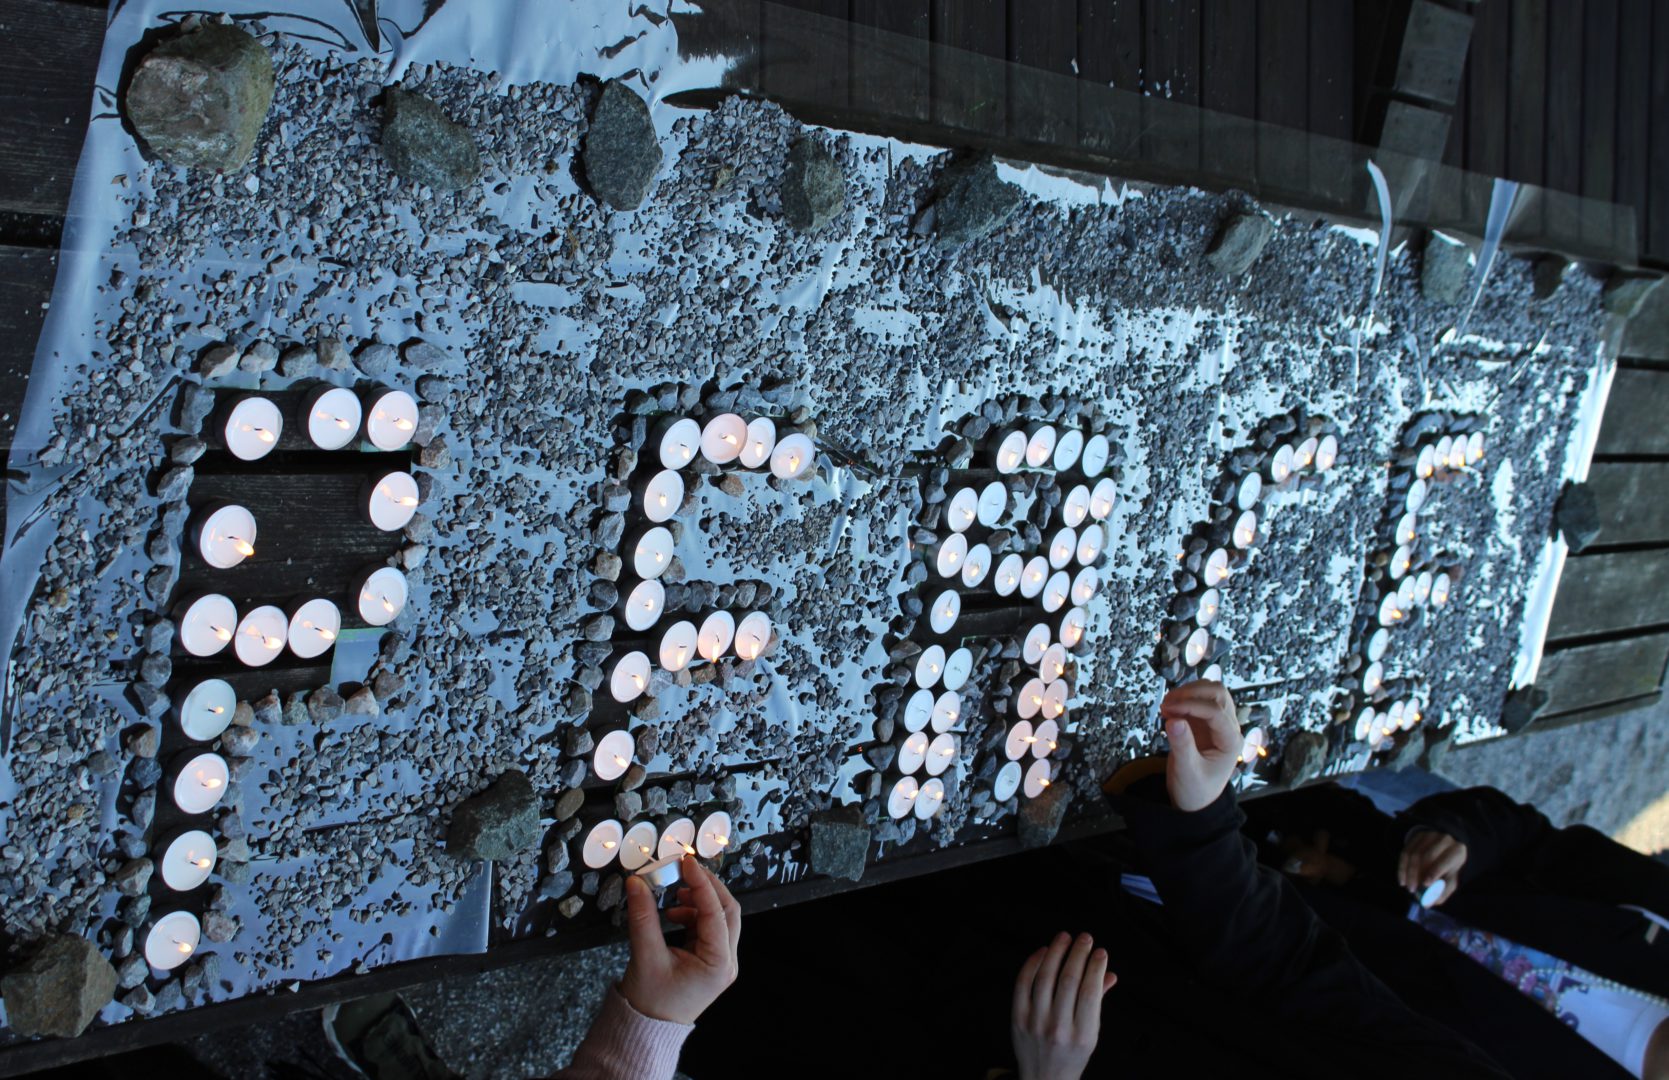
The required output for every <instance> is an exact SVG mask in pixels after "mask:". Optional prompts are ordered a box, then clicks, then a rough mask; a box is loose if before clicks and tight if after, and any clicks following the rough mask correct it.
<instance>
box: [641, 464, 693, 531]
mask: <svg viewBox="0 0 1669 1080" xmlns="http://www.w3.org/2000/svg"><path fill="white" fill-rule="evenodd" d="M683 505H684V474H683V473H681V472H679V471H678V470H676V469H662V470H661V471H660V472H658V473H656V474H655V475H654V476H651V477H650V478H649V482H648V483H646V484H644V485H643V516H644V517H646V518H648V519H649V520H650V521H652V522H656V523H659V522H662V521H667V520H670V519H671V517H672V516H673V515H674V514H676V513H677V512H678V510H679V508H681V507H682V506H683Z"/></svg>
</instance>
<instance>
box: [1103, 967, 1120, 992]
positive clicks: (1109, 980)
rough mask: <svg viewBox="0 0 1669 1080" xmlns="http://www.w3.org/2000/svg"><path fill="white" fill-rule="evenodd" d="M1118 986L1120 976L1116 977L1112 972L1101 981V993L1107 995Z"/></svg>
mask: <svg viewBox="0 0 1669 1080" xmlns="http://www.w3.org/2000/svg"><path fill="white" fill-rule="evenodd" d="M1117 985H1118V976H1117V975H1114V974H1113V973H1112V972H1110V971H1109V972H1107V974H1106V976H1105V977H1104V978H1103V979H1102V980H1101V993H1102V994H1106V992H1107V991H1109V990H1111V989H1112V988H1113V987H1115V986H1117Z"/></svg>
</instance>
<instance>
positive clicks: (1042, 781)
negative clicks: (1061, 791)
mask: <svg viewBox="0 0 1669 1080" xmlns="http://www.w3.org/2000/svg"><path fill="white" fill-rule="evenodd" d="M1037 786H1038V787H1048V786H1049V778H1048V777H1046V776H1040V777H1038V779H1037Z"/></svg>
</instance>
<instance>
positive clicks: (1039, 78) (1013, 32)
mask: <svg viewBox="0 0 1669 1080" xmlns="http://www.w3.org/2000/svg"><path fill="white" fill-rule="evenodd" d="M1008 59H1009V68H1008V130H1009V132H1010V133H1012V135H1013V137H1014V138H1017V139H1024V140H1026V141H1028V142H1046V143H1058V144H1061V145H1071V144H1073V143H1075V142H1076V141H1077V139H1078V74H1077V71H1076V70H1075V69H1076V66H1077V59H1078V0H1027V2H1026V3H1024V4H1016V5H1014V6H1013V7H1011V8H1010V9H1009V13H1008Z"/></svg>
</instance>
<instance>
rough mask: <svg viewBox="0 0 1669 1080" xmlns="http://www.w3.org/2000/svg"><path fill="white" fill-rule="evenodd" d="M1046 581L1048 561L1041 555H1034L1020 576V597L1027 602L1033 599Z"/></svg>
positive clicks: (1041, 590) (1039, 592)
mask: <svg viewBox="0 0 1669 1080" xmlns="http://www.w3.org/2000/svg"><path fill="white" fill-rule="evenodd" d="M1048 581H1049V560H1048V559H1046V558H1044V557H1043V556H1042V555H1034V556H1032V558H1031V560H1030V561H1029V562H1027V563H1026V568H1025V570H1024V571H1022V572H1021V574H1020V595H1021V596H1023V597H1025V598H1026V599H1027V600H1032V599H1035V598H1036V597H1037V596H1038V595H1039V594H1041V593H1042V592H1043V586H1044V585H1045V584H1046V583H1047V582H1048Z"/></svg>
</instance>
